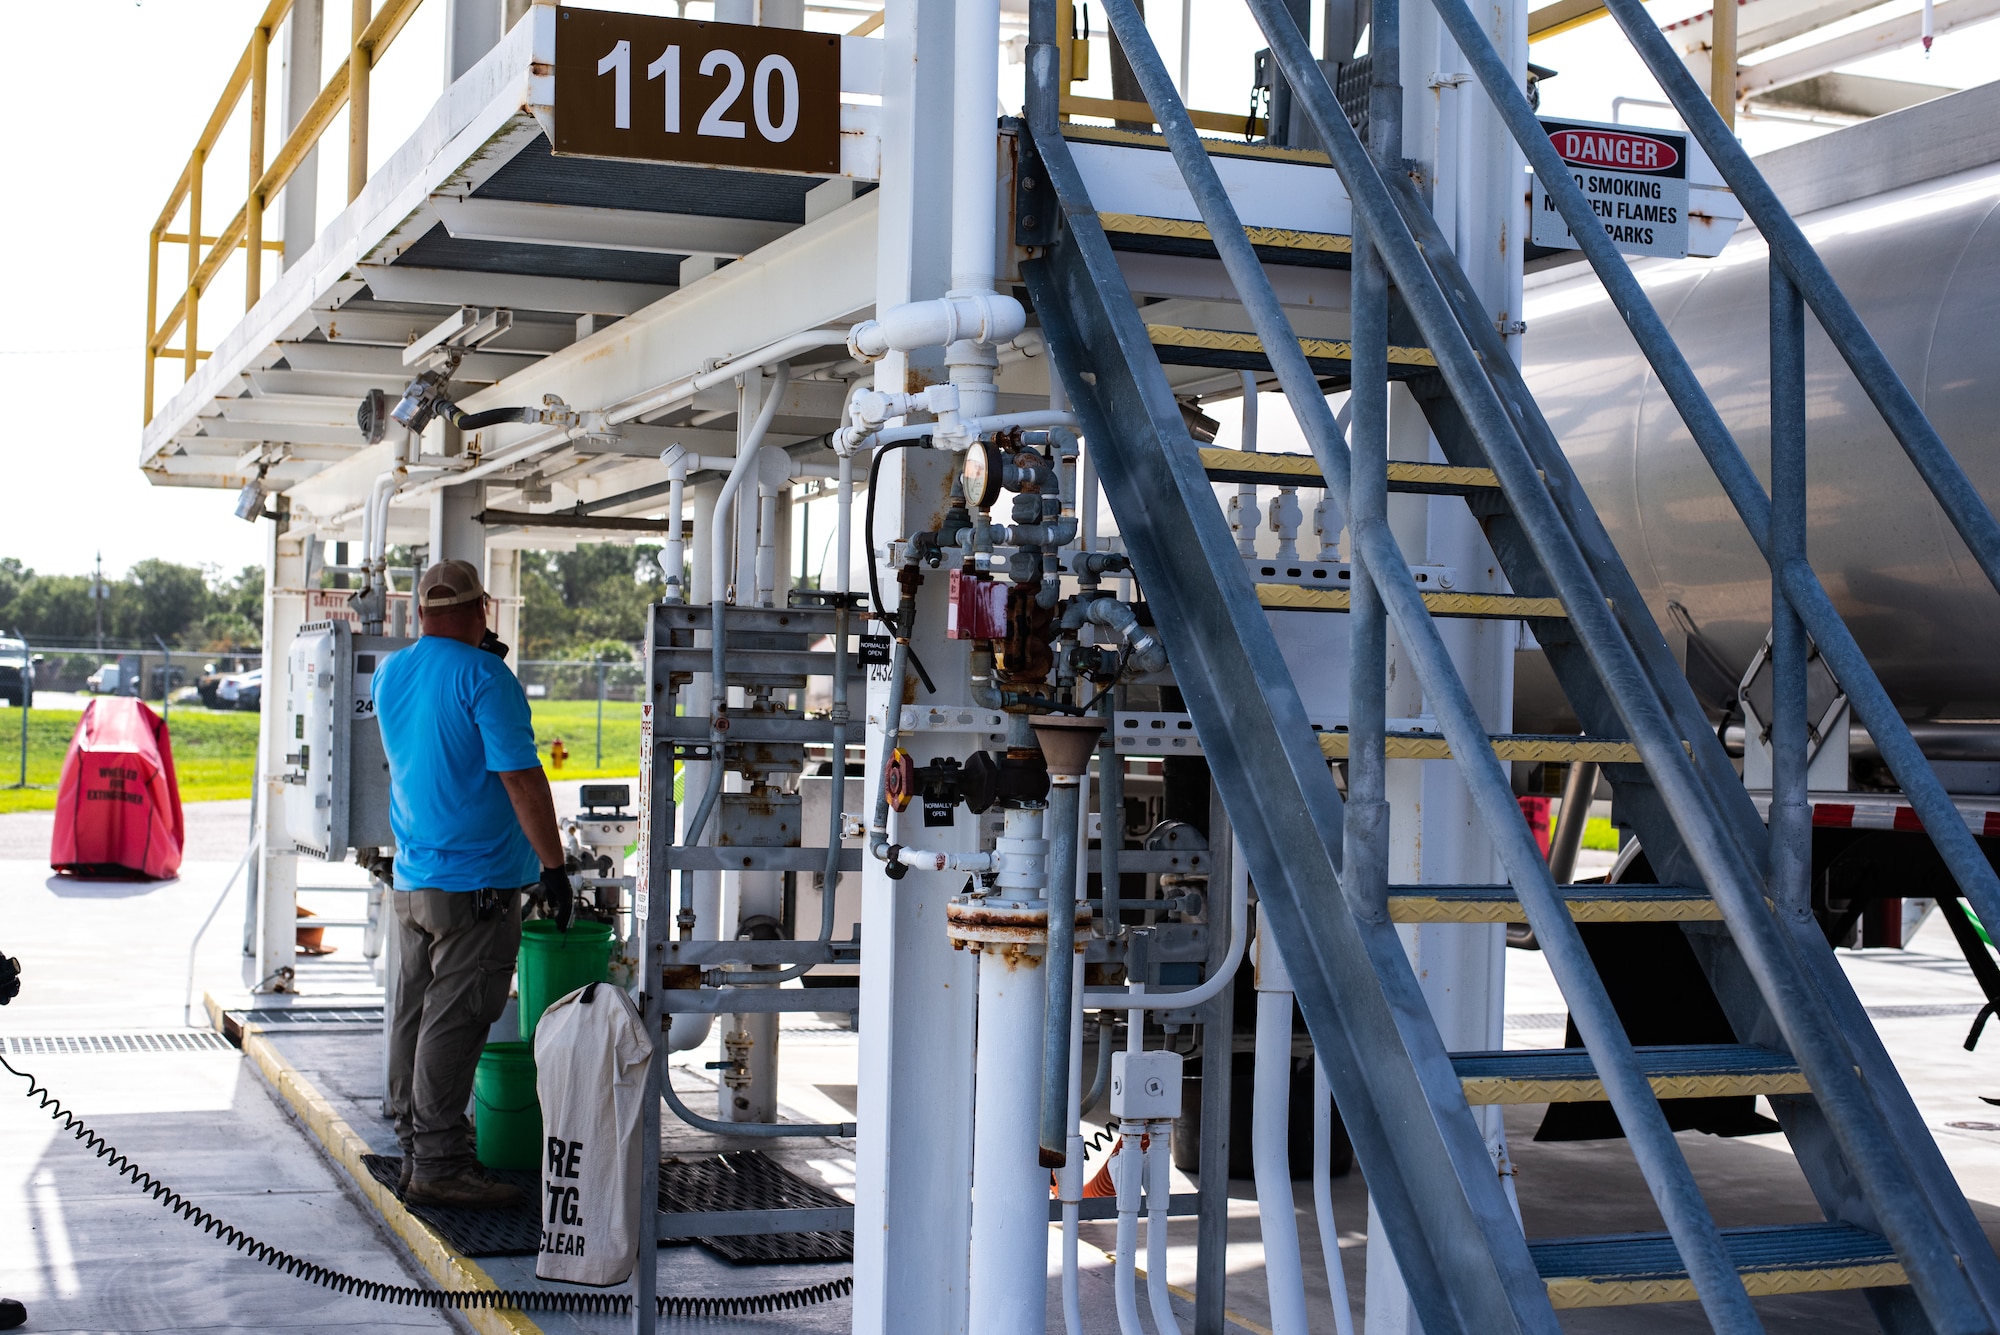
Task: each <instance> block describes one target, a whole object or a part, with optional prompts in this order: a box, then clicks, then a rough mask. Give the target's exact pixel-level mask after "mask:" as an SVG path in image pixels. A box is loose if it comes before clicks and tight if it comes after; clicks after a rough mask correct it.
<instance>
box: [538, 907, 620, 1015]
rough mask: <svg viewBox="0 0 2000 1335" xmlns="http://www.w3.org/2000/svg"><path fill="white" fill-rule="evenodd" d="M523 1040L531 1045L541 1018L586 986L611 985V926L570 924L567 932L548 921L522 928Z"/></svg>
mask: <svg viewBox="0 0 2000 1335" xmlns="http://www.w3.org/2000/svg"><path fill="white" fill-rule="evenodd" d="M519 968H520V992H521V1039H522V1041H523V1042H527V1043H532V1042H534V1039H535V1026H536V1025H537V1024H539V1023H540V1022H541V1018H542V1012H543V1011H545V1010H547V1009H548V1008H549V1006H550V1004H551V1003H552V1002H555V1001H557V1000H559V999H561V998H563V997H566V996H568V995H569V994H570V993H572V992H574V991H576V990H577V989H578V988H579V987H582V986H584V985H585V984H587V983H606V982H610V981H611V924H610V923H604V922H573V923H571V924H570V925H569V930H568V931H567V932H561V931H557V930H556V925H555V924H554V923H553V922H550V921H549V920H548V919H546V918H536V919H534V920H533V921H531V922H524V923H522V924H521V958H520V963H519Z"/></svg>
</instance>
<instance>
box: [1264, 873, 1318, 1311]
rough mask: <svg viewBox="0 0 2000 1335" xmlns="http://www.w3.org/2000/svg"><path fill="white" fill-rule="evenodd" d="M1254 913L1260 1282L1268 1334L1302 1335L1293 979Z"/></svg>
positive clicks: (1303, 1297) (1303, 1289)
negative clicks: (1294, 1160)
mask: <svg viewBox="0 0 2000 1335" xmlns="http://www.w3.org/2000/svg"><path fill="white" fill-rule="evenodd" d="M1263 916H1264V915H1263V913H1262V912H1261V911H1260V912H1259V913H1258V915H1257V920H1258V931H1257V1055H1256V1067H1255V1075H1254V1077H1253V1079H1252V1084H1251V1113H1250V1159H1251V1166H1252V1170H1253V1172H1254V1173H1255V1176H1256V1183H1257V1219H1258V1223H1259V1225H1260V1227H1261V1230H1262V1234H1263V1240H1264V1282H1265V1285H1266V1286H1267V1287H1268V1288H1269V1290H1270V1299H1271V1330H1272V1332H1273V1335H1309V1332H1310V1327H1308V1325H1307V1324H1306V1287H1305V1264H1304V1262H1303V1260H1302V1259H1301V1258H1300V1255H1299V1223H1298V1216H1297V1215H1296V1214H1294V1213H1293V1202H1292V1164H1291V1154H1290V1149H1289V1140H1290V1131H1291V1116H1290V1114H1291V1100H1292V980H1291V978H1290V976H1289V975H1288V974H1287V973H1286V972H1285V967H1284V963H1283V961H1282V960H1281V959H1280V957H1279V954H1278V949H1277V941H1276V939H1275V935H1274V934H1273V933H1272V932H1270V931H1268V930H1266V928H1265V924H1264V921H1263Z"/></svg>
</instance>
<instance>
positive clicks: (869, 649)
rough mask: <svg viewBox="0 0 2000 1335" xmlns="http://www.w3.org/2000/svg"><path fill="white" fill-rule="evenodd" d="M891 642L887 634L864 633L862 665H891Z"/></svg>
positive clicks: (862, 638)
mask: <svg viewBox="0 0 2000 1335" xmlns="http://www.w3.org/2000/svg"><path fill="white" fill-rule="evenodd" d="M889 643H890V641H889V637H888V636H887V635H863V636H862V637H861V665H862V666H863V667H887V666H889Z"/></svg>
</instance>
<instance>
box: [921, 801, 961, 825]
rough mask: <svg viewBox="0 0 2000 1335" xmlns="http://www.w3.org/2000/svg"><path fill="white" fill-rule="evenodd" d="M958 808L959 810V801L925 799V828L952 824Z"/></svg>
mask: <svg viewBox="0 0 2000 1335" xmlns="http://www.w3.org/2000/svg"><path fill="white" fill-rule="evenodd" d="M957 810H958V803H956V802H933V801H930V800H929V799H928V798H927V799H925V801H924V828H925V829H931V828H933V827H935V826H939V825H950V824H951V823H952V819H953V814H954V813H955V812H956V811H957Z"/></svg>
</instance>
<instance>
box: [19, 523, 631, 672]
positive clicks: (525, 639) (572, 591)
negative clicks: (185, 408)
mask: <svg viewBox="0 0 2000 1335" xmlns="http://www.w3.org/2000/svg"><path fill="white" fill-rule="evenodd" d="M659 555H660V549H659V547H657V546H648V545H637V546H625V545H622V544H615V543H594V544H585V545H582V546H579V547H577V548H576V549H575V550H573V551H567V552H533V551H530V552H523V553H521V593H522V596H523V599H524V606H523V607H522V615H521V640H522V644H521V646H520V651H519V652H520V656H521V657H523V658H531V659H583V660H596V659H607V660H610V661H623V660H625V659H627V658H630V657H631V650H632V646H633V645H635V644H637V643H639V642H640V641H642V640H643V639H644V638H645V635H646V606H647V604H649V603H651V602H653V601H655V600H656V599H658V598H659V596H660V593H661V585H662V580H661V576H660V564H659ZM92 584H93V580H92V577H91V576H90V575H87V574H85V575H48V574H41V573H39V572H37V571H35V570H33V569H32V568H30V567H29V566H27V565H25V564H24V563H23V562H22V561H21V560H20V559H19V558H16V557H0V632H5V633H8V634H14V635H19V636H21V637H23V638H25V639H26V640H28V642H29V643H31V644H34V643H48V644H55V645H64V646H83V645H88V644H91V643H93V642H94V641H95V639H96V636H97V631H98V621H97V617H98V610H99V609H98V607H97V605H96V600H95V599H94V598H93V597H92ZM102 611H103V633H104V642H105V643H106V644H107V645H134V644H138V645H145V646H147V647H149V648H150V647H151V646H152V644H153V637H154V636H156V635H157V636H159V637H160V638H161V639H163V640H165V641H166V642H167V644H168V645H169V646H171V647H172V648H174V649H185V650H189V651H191V652H197V653H221V652H228V651H232V650H256V649H258V648H260V647H261V644H262V639H263V626H264V569H263V567H262V566H254V565H253V566H245V567H243V569H242V570H240V571H238V572H237V573H235V574H234V575H226V574H223V573H222V572H220V571H218V570H216V569H214V568H212V567H207V568H204V567H200V566H188V565H179V564H177V563H175V562H172V561H163V560H159V559H156V558H148V559H146V560H143V561H137V562H134V563H133V565H132V568H131V569H130V570H128V571H126V572H125V573H124V574H123V575H122V576H117V577H115V578H114V577H112V576H109V575H107V576H106V577H105V580H104V599H103V608H102Z"/></svg>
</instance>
